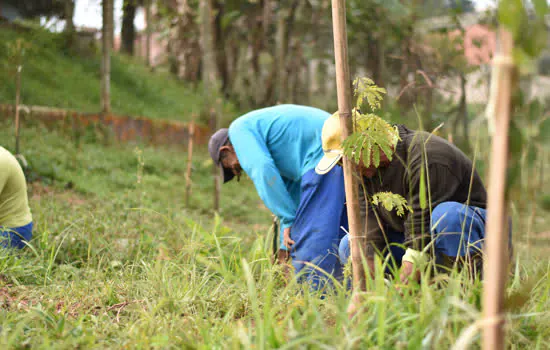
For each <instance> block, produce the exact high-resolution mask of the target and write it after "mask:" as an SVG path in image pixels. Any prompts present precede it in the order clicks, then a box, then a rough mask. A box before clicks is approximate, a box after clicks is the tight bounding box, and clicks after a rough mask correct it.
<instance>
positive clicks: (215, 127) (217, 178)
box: [210, 108, 221, 213]
mask: <svg viewBox="0 0 550 350" xmlns="http://www.w3.org/2000/svg"><path fill="white" fill-rule="evenodd" d="M210 118H211V121H212V125H213V128H212V130H218V116H217V114H216V110H215V109H214V108H212V109H211V110H210ZM212 175H213V176H214V212H215V213H217V212H219V211H220V192H221V176H220V168H219V167H217V166H213V167H212Z"/></svg>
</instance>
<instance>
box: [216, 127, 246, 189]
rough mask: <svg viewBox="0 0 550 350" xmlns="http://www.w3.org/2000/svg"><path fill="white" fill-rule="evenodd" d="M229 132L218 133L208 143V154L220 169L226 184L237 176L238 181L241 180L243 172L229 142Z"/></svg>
mask: <svg viewBox="0 0 550 350" xmlns="http://www.w3.org/2000/svg"><path fill="white" fill-rule="evenodd" d="M228 131H229V130H228V129H220V130H218V131H216V132H215V133H214V135H212V137H210V141H209V142H208V152H209V153H210V157H212V160H213V161H214V164H216V165H217V166H219V167H220V169H221V172H222V176H223V182H224V183H226V182H228V181H230V180H231V179H233V177H235V176H237V180H240V176H241V172H242V168H241V164H240V163H239V158H238V157H237V153H236V152H235V149H234V148H233V145H232V144H231V141H230V140H229V133H228Z"/></svg>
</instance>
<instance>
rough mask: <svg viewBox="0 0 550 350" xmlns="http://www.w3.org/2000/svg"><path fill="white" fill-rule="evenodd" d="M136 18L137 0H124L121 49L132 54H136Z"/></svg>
mask: <svg viewBox="0 0 550 350" xmlns="http://www.w3.org/2000/svg"><path fill="white" fill-rule="evenodd" d="M135 18H136V0H124V8H123V12H122V30H121V33H120V36H121V42H120V45H121V47H120V49H121V51H122V52H124V53H126V54H128V55H130V56H133V55H134V41H135V39H136V28H135V26H134V20H135Z"/></svg>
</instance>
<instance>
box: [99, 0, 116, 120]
mask: <svg viewBox="0 0 550 350" xmlns="http://www.w3.org/2000/svg"><path fill="white" fill-rule="evenodd" d="M102 9H103V27H102V33H101V41H102V45H101V49H102V60H101V111H102V113H110V112H111V47H112V42H111V38H112V36H111V33H112V32H113V12H114V11H113V0H103V4H102Z"/></svg>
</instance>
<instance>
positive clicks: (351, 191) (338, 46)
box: [332, 0, 367, 312]
mask: <svg viewBox="0 0 550 350" xmlns="http://www.w3.org/2000/svg"><path fill="white" fill-rule="evenodd" d="M332 23H333V32H334V54H335V59H336V60H335V62H336V88H337V90H338V111H339V113H340V123H341V125H342V131H343V132H342V137H343V138H347V137H348V136H349V135H350V134H351V132H352V128H353V126H352V113H351V110H352V104H351V79H350V72H349V63H348V41H347V31H346V4H345V0H332ZM353 169H354V167H353V163H352V161H351V159H349V158H348V157H344V182H345V188H346V202H347V211H348V220H349V237H350V246H351V261H352V266H353V289H354V292H361V291H364V290H365V289H366V279H365V277H366V276H365V270H364V268H363V259H362V257H363V251H364V247H366V243H367V240H366V237H365V236H364V235H363V234H361V216H360V213H359V186H358V183H357V181H356V179H355V177H354V176H353ZM355 300H356V299H355V298H352V304H351V305H350V310H349V311H350V312H354V310H356V308H357V305H354V301H355Z"/></svg>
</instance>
